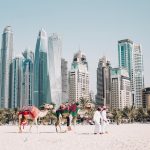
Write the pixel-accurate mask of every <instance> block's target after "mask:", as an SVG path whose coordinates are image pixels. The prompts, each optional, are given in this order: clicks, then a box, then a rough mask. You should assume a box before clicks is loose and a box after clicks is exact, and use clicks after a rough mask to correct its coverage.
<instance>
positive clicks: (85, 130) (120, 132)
mask: <svg viewBox="0 0 150 150" xmlns="http://www.w3.org/2000/svg"><path fill="white" fill-rule="evenodd" d="M63 128H64V129H65V126H63ZM93 128H94V126H93V125H77V126H76V128H75V132H74V131H70V132H67V133H56V132H55V128H54V126H39V133H37V132H36V127H35V126H33V128H32V133H29V132H28V129H29V126H26V127H25V129H24V131H23V133H18V127H17V126H0V149H1V150H150V124H122V125H119V126H117V125H109V134H104V135H99V134H98V135H94V134H93Z"/></svg>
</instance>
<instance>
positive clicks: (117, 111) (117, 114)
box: [112, 109, 122, 125]
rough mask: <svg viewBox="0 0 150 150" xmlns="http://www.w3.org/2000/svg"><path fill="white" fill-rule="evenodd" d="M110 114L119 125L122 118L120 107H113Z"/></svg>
mask: <svg viewBox="0 0 150 150" xmlns="http://www.w3.org/2000/svg"><path fill="white" fill-rule="evenodd" d="M112 115H113V119H114V120H115V122H116V123H117V125H119V124H120V122H121V119H122V112H121V111H120V109H114V110H113V112H112Z"/></svg>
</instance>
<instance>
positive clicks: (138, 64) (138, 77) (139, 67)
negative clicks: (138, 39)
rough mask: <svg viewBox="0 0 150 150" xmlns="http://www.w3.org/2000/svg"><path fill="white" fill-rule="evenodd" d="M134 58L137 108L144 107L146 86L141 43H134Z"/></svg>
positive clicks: (135, 102) (135, 103) (135, 101)
mask: <svg viewBox="0 0 150 150" xmlns="http://www.w3.org/2000/svg"><path fill="white" fill-rule="evenodd" d="M133 60H134V84H135V98H134V105H135V107H136V108H139V107H142V90H143V88H144V68H143V54H142V48H141V45H140V44H134V51H133Z"/></svg>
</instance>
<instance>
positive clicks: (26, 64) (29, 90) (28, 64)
mask: <svg viewBox="0 0 150 150" xmlns="http://www.w3.org/2000/svg"><path fill="white" fill-rule="evenodd" d="M22 54H23V56H24V59H23V66H22V67H23V84H22V86H23V91H22V94H23V95H22V105H23V106H24V105H32V104H33V77H34V76H33V75H34V67H33V63H34V54H33V52H32V51H30V50H29V49H26V50H25V51H24V52H23V53H22Z"/></svg>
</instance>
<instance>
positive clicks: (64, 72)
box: [61, 58, 69, 102]
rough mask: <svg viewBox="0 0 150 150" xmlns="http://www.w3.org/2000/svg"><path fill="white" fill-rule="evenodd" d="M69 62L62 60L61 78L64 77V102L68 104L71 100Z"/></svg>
mask: <svg viewBox="0 0 150 150" xmlns="http://www.w3.org/2000/svg"><path fill="white" fill-rule="evenodd" d="M67 64H68V62H67V61H66V60H65V59H63V58H62V59H61V76H62V102H67V101H68V98H69V93H68V92H69V91H68V67H67Z"/></svg>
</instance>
